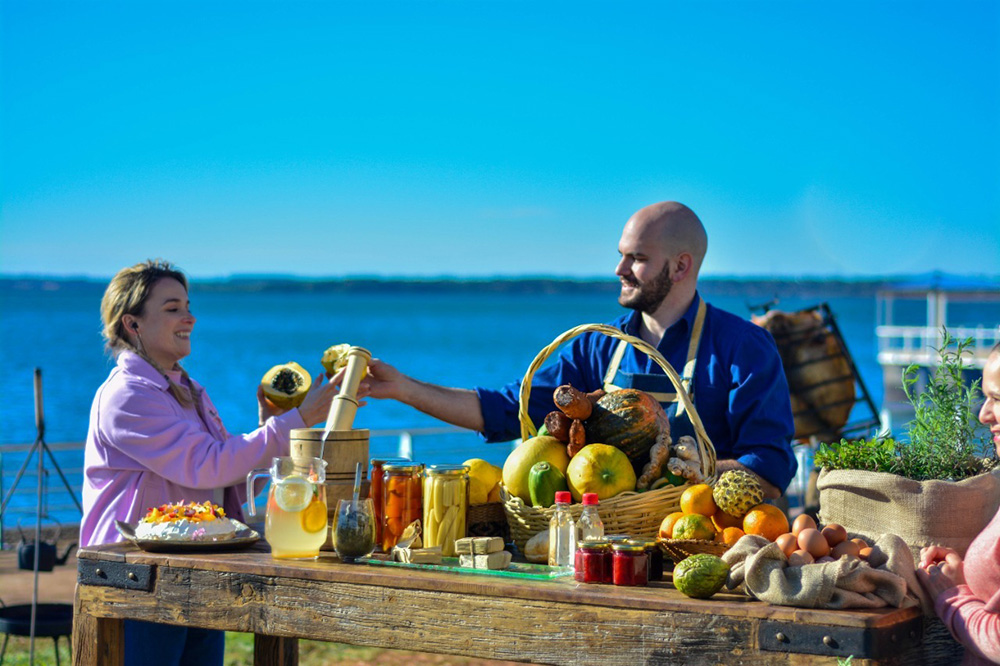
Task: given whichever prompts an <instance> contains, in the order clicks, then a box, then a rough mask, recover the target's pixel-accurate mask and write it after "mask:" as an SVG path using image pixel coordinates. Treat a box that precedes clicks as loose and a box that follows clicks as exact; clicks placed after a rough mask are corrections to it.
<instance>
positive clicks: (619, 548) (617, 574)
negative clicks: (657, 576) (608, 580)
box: [611, 541, 648, 587]
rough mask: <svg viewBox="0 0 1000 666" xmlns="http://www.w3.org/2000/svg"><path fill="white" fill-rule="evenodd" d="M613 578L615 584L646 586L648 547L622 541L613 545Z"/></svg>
mask: <svg viewBox="0 0 1000 666" xmlns="http://www.w3.org/2000/svg"><path fill="white" fill-rule="evenodd" d="M611 548H612V553H613V554H612V565H611V566H612V578H613V580H614V583H615V585H625V586H631V587H635V586H645V585H646V584H647V583H648V579H647V578H646V567H647V564H646V560H647V557H646V548H645V547H644V546H641V545H638V544H635V543H629V542H624V541H623V542H621V543H616V544H615V545H613V546H612V547H611Z"/></svg>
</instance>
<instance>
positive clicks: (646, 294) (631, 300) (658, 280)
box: [618, 261, 674, 314]
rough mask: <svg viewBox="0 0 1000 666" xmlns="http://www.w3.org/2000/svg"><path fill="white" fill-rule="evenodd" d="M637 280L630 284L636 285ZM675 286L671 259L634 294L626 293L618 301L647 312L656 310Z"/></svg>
mask: <svg viewBox="0 0 1000 666" xmlns="http://www.w3.org/2000/svg"><path fill="white" fill-rule="evenodd" d="M636 284H637V283H636V282H634V281H631V282H629V286H632V287H635V286H636ZM673 286H674V283H673V280H671V279H670V261H667V263H666V264H664V265H663V270H662V271H660V274H659V275H657V276H656V277H655V278H653V279H652V280H650V281H649V282H647V283H646V284H644V285H641V286H639V287H638V289H636V290H635V293H634V294H633V295H632V296H625V295H624V293H622V294H620V295H619V296H618V303H619V305H622V306H624V307H626V308H630V309H632V310H638V311H639V312H644V313H646V314H652V313H653V312H656V309H657V308H658V307H660V303H662V302H663V299H665V298H666V297H667V294H669V293H670V288H671V287H673Z"/></svg>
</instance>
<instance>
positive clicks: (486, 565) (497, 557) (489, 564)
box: [472, 550, 511, 569]
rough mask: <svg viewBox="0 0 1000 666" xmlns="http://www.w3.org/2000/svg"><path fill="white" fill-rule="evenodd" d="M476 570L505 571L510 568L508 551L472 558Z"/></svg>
mask: <svg viewBox="0 0 1000 666" xmlns="http://www.w3.org/2000/svg"><path fill="white" fill-rule="evenodd" d="M472 558H473V560H474V562H475V566H476V568H477V569H506V568H507V567H509V566H510V558H511V555H510V551H506V550H501V551H499V552H496V553H489V554H487V555H473V556H472Z"/></svg>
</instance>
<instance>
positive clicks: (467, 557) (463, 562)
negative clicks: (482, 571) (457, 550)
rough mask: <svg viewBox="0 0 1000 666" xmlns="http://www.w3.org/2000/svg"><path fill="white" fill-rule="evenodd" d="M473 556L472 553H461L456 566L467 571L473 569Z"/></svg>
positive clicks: (474, 565) (474, 566)
mask: <svg viewBox="0 0 1000 666" xmlns="http://www.w3.org/2000/svg"><path fill="white" fill-rule="evenodd" d="M474 557H475V555H473V554H472V553H462V554H460V555H459V556H458V566H460V567H466V568H467V569H475V568H476V561H475V560H474V559H473V558H474Z"/></svg>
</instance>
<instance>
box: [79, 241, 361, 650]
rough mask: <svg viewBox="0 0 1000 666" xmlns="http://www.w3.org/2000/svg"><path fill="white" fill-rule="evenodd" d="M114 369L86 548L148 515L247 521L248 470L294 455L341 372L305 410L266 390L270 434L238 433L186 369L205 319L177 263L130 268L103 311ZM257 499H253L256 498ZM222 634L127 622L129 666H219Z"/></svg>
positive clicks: (264, 429) (87, 506) (98, 410)
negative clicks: (214, 512) (120, 524)
mask: <svg viewBox="0 0 1000 666" xmlns="http://www.w3.org/2000/svg"><path fill="white" fill-rule="evenodd" d="M101 318H102V319H103V322H104V337H105V339H106V341H107V349H108V351H109V352H110V353H112V354H113V355H114V356H115V360H116V365H115V367H114V368H113V369H112V370H111V374H110V375H109V376H108V378H107V380H106V381H105V382H104V383H103V384H102V385H101V387H100V388H99V389H98V390H97V395H96V396H95V397H94V403H93V406H92V407H91V412H90V426H89V429H88V432H87V443H86V448H85V453H84V484H83V504H84V515H83V520H82V523H81V526H80V541H81V545H82V546H89V545H95V544H103V543H110V542H114V541H120V540H121V536H120V535H119V534H118V532H117V530H116V529H115V521H116V520H121V521H125V522H131V523H135V522H137V521H139V520H140V519H141V518H142V517H143V516H144V515H145V513H146V510H147V509H148V508H150V507H155V506H159V505H161V504H165V503H169V502H179V501H189V502H205V501H211V502H214V503H215V504H218V505H219V506H221V507H223V509H224V510H225V512H226V515H227V516H229V517H231V518H235V519H237V520H243V511H242V504H243V502H244V501H246V499H247V498H246V491H245V489H244V482H245V480H246V475H247V473H248V472H250V471H251V470H253V469H255V468H259V467H267V466H268V465H269V464H270V460H271V458H273V457H275V456H282V455H288V452H289V447H290V433H291V430H292V429H293V428H305V427H309V426H313V425H315V424H317V423H319V422H320V421H322V420H323V419H324V418H325V417H326V414H327V411H328V410H329V406H330V402H331V400H332V399H333V396H334V393H335V389H336V387H337V386H338V385H339V384H340V381H341V379H342V376H343V373H340V374H338V375H336V376H335V377H333V378H332V379H330V381H328V382H323V375H320V376H319V377H317V379H316V381H315V382H314V383H313V386H312V388H311V389H310V391H309V393H308V395H307V396H306V398H305V401H304V402H303V403H302V405H301V406H300V407H298V408H297V409H290V410H287V411H286V410H282V409H278V408H276V407H275V406H274V405H273V404H271V403H270V402H269V401H267V400H266V399H265V397H264V394H263V391H262V390H261V389H260V388H259V387H258V390H257V402H258V408H259V415H260V427H258V428H257V429H256V430H254V431H253V432H251V433H248V434H245V435H231V434H229V432H228V431H227V430H226V428H225V426H224V425H223V424H222V420H221V419H220V418H219V414H218V411H217V410H216V409H215V406H214V405H213V404H212V401H211V399H210V398H209V397H208V393H207V392H206V391H205V390H204V389H203V388H202V387H201V385H200V384H199V383H198V382H196V381H194V380H193V379H191V378H190V377H189V376H188V374H187V372H186V371H185V370H184V368H183V367H181V365H180V361H181V359H183V358H184V357H186V356H188V354H190V353H191V332H192V330H193V328H194V324H195V317H194V315H193V314H192V313H191V308H190V301H189V300H188V283H187V278H186V277H185V276H184V274H183V273H181V272H180V271H179V270H177V269H175V268H174V267H173V266H171V265H170V264H169V263H167V262H165V261H161V260H155V261H146V262H143V263H140V264H136V265H135V266H131V267H129V268H125V269H122V270H121V271H119V272H118V274H117V275H115V277H114V278H113V279H112V280H111V283H110V284H109V285H108V288H107V290H106V291H105V293H104V298H103V299H102V301H101ZM251 501H252V499H251ZM223 652H224V634H223V633H222V632H218V631H209V630H203V629H193V628H192V629H187V628H184V627H174V626H168V625H160V624H152V623H147V622H133V621H126V624H125V654H126V663H128V664H144V665H158V664H171V665H176V664H221V663H222V657H223Z"/></svg>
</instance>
